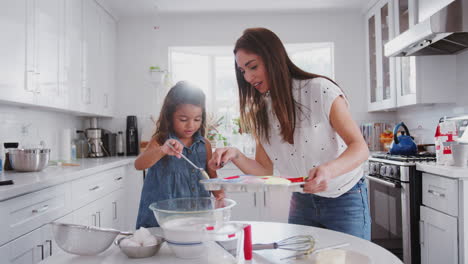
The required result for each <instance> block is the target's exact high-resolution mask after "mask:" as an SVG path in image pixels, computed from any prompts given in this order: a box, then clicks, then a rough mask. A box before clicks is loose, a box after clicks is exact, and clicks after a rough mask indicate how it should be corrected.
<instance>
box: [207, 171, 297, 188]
mask: <svg viewBox="0 0 468 264" xmlns="http://www.w3.org/2000/svg"><path fill="white" fill-rule="evenodd" d="M200 183H202V184H203V185H204V187H205V189H206V190H208V191H219V190H225V191H226V192H267V191H288V192H303V185H304V178H303V177H298V178H290V177H280V176H253V175H235V176H229V177H224V178H214V179H207V180H201V181H200Z"/></svg>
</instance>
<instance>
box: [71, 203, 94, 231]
mask: <svg viewBox="0 0 468 264" xmlns="http://www.w3.org/2000/svg"><path fill="white" fill-rule="evenodd" d="M73 223H75V224H77V225H86V226H99V221H98V214H97V211H96V205H95V204H93V203H92V204H88V205H86V206H84V207H82V208H80V209H78V210H76V211H74V212H73Z"/></svg>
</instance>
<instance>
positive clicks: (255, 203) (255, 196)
mask: <svg viewBox="0 0 468 264" xmlns="http://www.w3.org/2000/svg"><path fill="white" fill-rule="evenodd" d="M254 207H257V193H254Z"/></svg>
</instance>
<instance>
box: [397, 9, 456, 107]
mask: <svg viewBox="0 0 468 264" xmlns="http://www.w3.org/2000/svg"><path fill="white" fill-rule="evenodd" d="M394 4H395V5H394V8H393V10H394V12H395V15H394V16H393V17H394V22H393V23H394V28H395V36H397V35H399V34H402V33H404V32H405V31H407V30H408V29H410V28H411V27H413V26H414V25H416V24H417V22H418V7H417V1H416V0H394ZM391 59H394V60H395V80H396V85H395V92H396V102H397V107H402V106H408V105H416V104H433V103H451V102H454V101H455V98H456V88H457V84H456V57H455V56H454V55H445V56H416V57H415V56H411V57H397V58H391ZM440 87H444V89H441V88H440Z"/></svg>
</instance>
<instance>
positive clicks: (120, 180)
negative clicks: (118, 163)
mask: <svg viewBox="0 0 468 264" xmlns="http://www.w3.org/2000/svg"><path fill="white" fill-rule="evenodd" d="M106 174H109V175H110V176H109V177H111V178H112V186H111V189H112V191H115V190H117V189H120V188H122V187H123V184H124V180H125V178H126V175H125V168H124V167H118V168H115V169H112V170H109V171H106Z"/></svg>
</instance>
